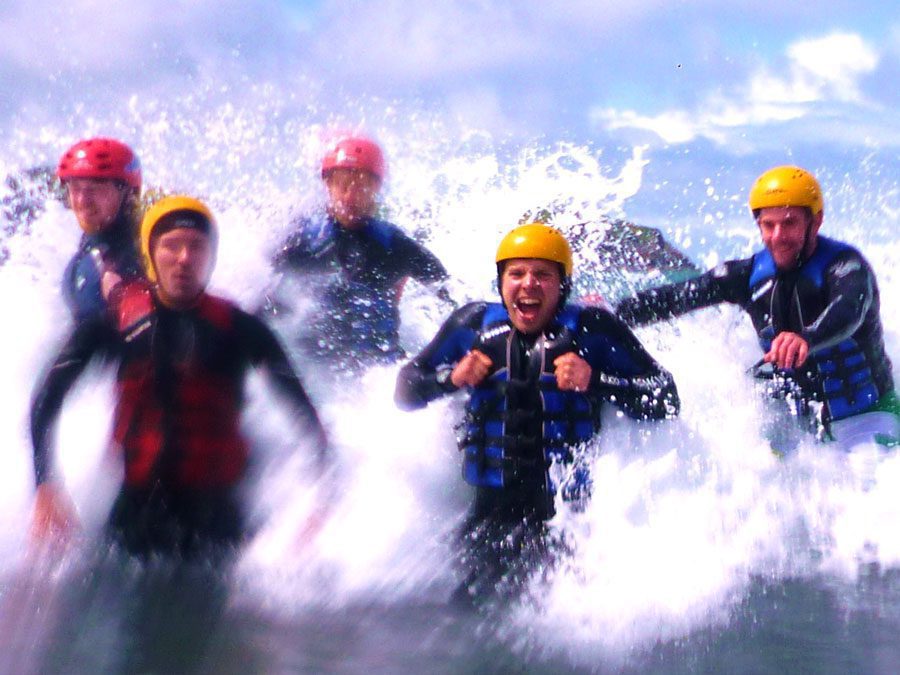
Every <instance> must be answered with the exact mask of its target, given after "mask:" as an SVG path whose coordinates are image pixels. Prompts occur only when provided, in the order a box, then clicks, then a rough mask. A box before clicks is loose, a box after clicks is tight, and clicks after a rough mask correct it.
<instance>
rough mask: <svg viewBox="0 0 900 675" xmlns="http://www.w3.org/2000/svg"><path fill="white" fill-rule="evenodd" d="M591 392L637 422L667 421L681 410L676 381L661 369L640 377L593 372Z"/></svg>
mask: <svg viewBox="0 0 900 675" xmlns="http://www.w3.org/2000/svg"><path fill="white" fill-rule="evenodd" d="M591 391H592V392H595V393H596V394H598V395H599V396H601V397H602V398H605V399H607V400H609V401H611V402H612V403H615V404H616V405H617V406H619V407H620V408H621V409H622V410H623V411H624V412H625V413H626V414H627V415H628V416H629V417H632V418H635V419H666V418H670V417H674V416H676V415H678V413H679V411H680V409H681V399H680V398H679V396H678V389H677V387H676V386H675V380H674V378H673V377H672V375H671V373H669V372H668V371H665V370H662V369H659V371H657V372H655V373H653V374H648V375H646V376H640V377H617V376H615V375H609V374H606V373H604V372H602V371H594V372H593V373H592V374H591Z"/></svg>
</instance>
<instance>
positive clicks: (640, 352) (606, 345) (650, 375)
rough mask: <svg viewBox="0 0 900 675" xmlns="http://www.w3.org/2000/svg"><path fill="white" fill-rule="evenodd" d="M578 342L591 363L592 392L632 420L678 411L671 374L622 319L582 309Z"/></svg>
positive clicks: (664, 416)
mask: <svg viewBox="0 0 900 675" xmlns="http://www.w3.org/2000/svg"><path fill="white" fill-rule="evenodd" d="M577 344H578V347H579V350H580V352H581V356H582V358H584V359H585V360H586V361H587V362H588V364H590V366H591V384H590V391H591V393H592V394H594V395H596V396H599V397H601V398H604V399H607V400H609V401H610V402H612V403H614V404H615V405H617V406H618V407H619V408H621V409H622V410H623V411H624V412H625V413H626V414H627V415H628V416H629V417H633V418H635V419H663V418H666V417H673V416H675V415H677V414H678V412H679V409H680V405H681V403H680V399H679V398H678V390H677V388H676V387H675V380H674V379H673V378H672V375H671V373H669V372H668V371H667V370H665V369H664V368H663V367H662V366H660V365H659V363H657V362H656V360H655V359H654V358H653V357H652V356H650V354H648V353H647V350H646V349H644V347H643V345H641V343H640V342H639V341H638V339H637V338H636V337H635V336H634V334H633V333H632V332H631V330H629V328H628V327H627V326H626V325H625V323H624V322H623V321H622V320H621V319H619V318H618V317H616V316H614V315H613V314H612V313H610V312H608V311H606V310H605V309H602V308H599V307H592V308H589V309H585V310H584V312H583V314H582V320H581V329H580V332H579V333H578V338H577Z"/></svg>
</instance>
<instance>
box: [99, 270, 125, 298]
mask: <svg viewBox="0 0 900 675" xmlns="http://www.w3.org/2000/svg"><path fill="white" fill-rule="evenodd" d="M121 283H122V277H120V276H119V275H118V274H116V273H115V272H113V271H112V270H106V271H105V272H103V275H102V276H101V277H100V293H101V295H103V299H104V300H109V294H110V293H111V292H112V290H113V289H114V288H115V287H116V286H118V285H119V284H121Z"/></svg>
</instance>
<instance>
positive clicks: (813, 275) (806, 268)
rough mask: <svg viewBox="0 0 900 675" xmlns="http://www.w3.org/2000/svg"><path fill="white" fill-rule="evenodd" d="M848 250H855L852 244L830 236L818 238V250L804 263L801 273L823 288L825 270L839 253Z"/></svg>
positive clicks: (817, 286)
mask: <svg viewBox="0 0 900 675" xmlns="http://www.w3.org/2000/svg"><path fill="white" fill-rule="evenodd" d="M846 251H855V249H854V248H853V247H852V246H849V245H848V244H844V243H842V242H839V241H835V240H834V239H829V238H828V237H819V238H818V239H817V240H816V250H815V252H814V253H813V254H812V256H811V257H810V259H809V260H807V261H806V262H805V263H803V266H802V267H801V273H802V274H803V276H805V277H806V278H807V279H809V280H810V281H812V282H813V283H814V284H815V286H816V288H821V287H822V284H823V283H824V280H825V270H826V269H827V268H828V266H829V265H830V264H831V263H832V262H833V261H834V259H835V258H837V257H838V256H839V255H841V254H842V253H844V252H846Z"/></svg>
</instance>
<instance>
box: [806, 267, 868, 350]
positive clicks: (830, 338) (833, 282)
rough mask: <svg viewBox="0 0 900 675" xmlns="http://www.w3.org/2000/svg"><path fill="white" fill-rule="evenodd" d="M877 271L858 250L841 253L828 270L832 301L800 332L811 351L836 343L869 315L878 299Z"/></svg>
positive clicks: (828, 291) (828, 289) (827, 276)
mask: <svg viewBox="0 0 900 675" xmlns="http://www.w3.org/2000/svg"><path fill="white" fill-rule="evenodd" d="M874 278H875V276H874V273H873V272H872V268H871V267H869V264H868V263H867V262H866V261H865V259H864V258H863V257H862V256H861V255H859V254H858V253H857V252H855V251H848V252H846V253H844V254H842V255H840V256H838V257H837V258H836V259H835V260H834V261H833V262H832V263H831V264H830V265H829V266H828V268H827V269H826V270H825V289H826V292H827V295H828V304H827V306H826V307H825V309H824V310H823V311H822V313H821V314H819V316H818V317H816V319H815V321H813V323H812V324H810V325H808V326H805V327H804V328H803V331H802V332H801V333H800V336H801V337H802V338H803V339H804V340H806V342H807V343H808V344H809V347H810V352H812V353H815V352H816V351H819V350H822V349H827V348H829V347H833V346H834V345H836V344H838V343H839V342H842V341H843V340H846V339H847V338H849V337H851V336H852V335H853V334H854V333H856V331H857V330H859V327H860V326H861V325H862V323H863V320H864V319H865V318H866V313H867V312H868V311H869V308H870V307H871V305H872V301H873V299H874V295H875V290H874V285H875V284H874Z"/></svg>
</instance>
